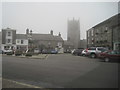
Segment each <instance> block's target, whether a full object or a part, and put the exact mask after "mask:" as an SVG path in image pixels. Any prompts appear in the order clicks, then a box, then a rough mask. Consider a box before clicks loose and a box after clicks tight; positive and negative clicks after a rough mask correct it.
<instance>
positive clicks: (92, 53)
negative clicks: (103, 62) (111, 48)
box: [86, 47, 108, 58]
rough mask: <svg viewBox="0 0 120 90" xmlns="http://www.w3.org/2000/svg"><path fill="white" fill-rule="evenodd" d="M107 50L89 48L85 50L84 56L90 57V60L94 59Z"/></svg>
mask: <svg viewBox="0 0 120 90" xmlns="http://www.w3.org/2000/svg"><path fill="white" fill-rule="evenodd" d="M107 50H108V49H107V48H104V47H90V48H88V49H87V53H86V56H88V57H91V58H96V57H97V56H98V55H99V53H101V52H104V51H107Z"/></svg>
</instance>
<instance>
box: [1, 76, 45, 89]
mask: <svg viewBox="0 0 120 90" xmlns="http://www.w3.org/2000/svg"><path fill="white" fill-rule="evenodd" d="M0 79H1V78H0ZM2 79H3V78H2ZM3 80H6V81H9V82H13V83H16V84H19V85H23V86H27V87H31V88H43V87H39V86H35V85H30V84H26V83H21V82H17V81H13V80H9V79H3Z"/></svg>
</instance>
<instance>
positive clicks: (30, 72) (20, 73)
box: [3, 54, 118, 88]
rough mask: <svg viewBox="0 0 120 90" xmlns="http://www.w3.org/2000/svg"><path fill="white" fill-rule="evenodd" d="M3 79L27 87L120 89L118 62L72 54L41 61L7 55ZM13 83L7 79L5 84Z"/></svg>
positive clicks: (59, 55) (6, 85)
mask: <svg viewBox="0 0 120 90" xmlns="http://www.w3.org/2000/svg"><path fill="white" fill-rule="evenodd" d="M3 78H4V79H6V80H8V82H9V80H10V81H11V82H12V83H14V82H17V84H20V83H22V84H23V86H24V85H27V86H26V87H28V86H35V87H43V88H118V64H117V63H106V62H100V61H99V60H98V59H90V58H87V57H82V56H73V55H71V54H57V55H49V57H48V58H47V59H39V60H38V59H29V58H18V57H11V56H3ZM12 83H11V87H13V88H15V87H17V86H16V85H14V84H13V85H12ZM9 84H10V83H7V82H6V81H3V87H10V86H9ZM33 88H34V87H33Z"/></svg>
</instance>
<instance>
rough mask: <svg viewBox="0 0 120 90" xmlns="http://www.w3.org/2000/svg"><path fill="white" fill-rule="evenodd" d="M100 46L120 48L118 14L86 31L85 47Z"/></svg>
mask: <svg viewBox="0 0 120 90" xmlns="http://www.w3.org/2000/svg"><path fill="white" fill-rule="evenodd" d="M92 46H100V47H108V48H109V49H113V50H120V14H117V15H115V16H113V17H111V18H109V19H107V20H105V21H103V22H101V23H100V24H98V25H96V26H94V27H92V28H90V29H89V30H88V31H87V47H92Z"/></svg>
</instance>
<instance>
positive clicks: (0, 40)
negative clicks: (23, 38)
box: [0, 32, 2, 50]
mask: <svg viewBox="0 0 120 90" xmlns="http://www.w3.org/2000/svg"><path fill="white" fill-rule="evenodd" d="M1 46H2V32H0V50H1Z"/></svg>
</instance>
